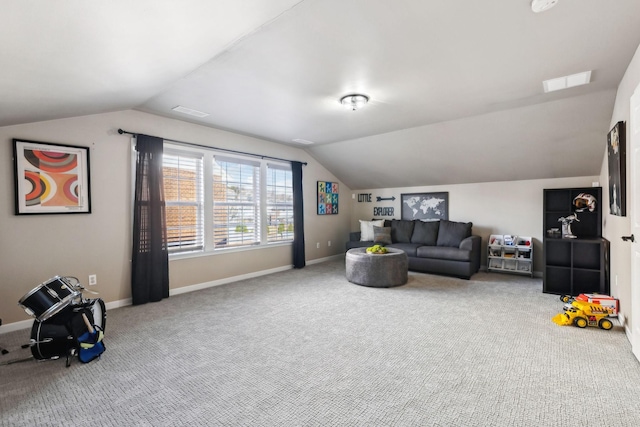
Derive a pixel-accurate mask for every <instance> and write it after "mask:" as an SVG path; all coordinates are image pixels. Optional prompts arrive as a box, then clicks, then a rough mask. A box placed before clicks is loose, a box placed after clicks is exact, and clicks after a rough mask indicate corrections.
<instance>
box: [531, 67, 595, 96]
mask: <svg viewBox="0 0 640 427" xmlns="http://www.w3.org/2000/svg"><path fill="white" fill-rule="evenodd" d="M590 81H591V71H583V72H582V73H577V74H571V75H570V76H564V77H558V78H557V79H550V80H545V81H543V82H542V86H543V87H544V91H545V93H546V92H553V91H555V90H562V89H568V88H570V87H575V86H582V85H586V84H587V83H589V82H590Z"/></svg>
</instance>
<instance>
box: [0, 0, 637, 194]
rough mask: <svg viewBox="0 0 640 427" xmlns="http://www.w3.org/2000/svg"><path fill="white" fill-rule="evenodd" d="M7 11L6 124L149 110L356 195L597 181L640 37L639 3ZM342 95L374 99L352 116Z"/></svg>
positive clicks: (153, 1)
mask: <svg viewBox="0 0 640 427" xmlns="http://www.w3.org/2000/svg"><path fill="white" fill-rule="evenodd" d="M2 15H3V17H4V18H5V19H4V20H3V21H4V22H3V25H2V26H0V48H1V49H2V56H1V57H0V62H1V64H2V69H1V70H0V91H1V93H2V96H1V97H0V126H6V125H12V124H19V123H29V122H34V121H41V120H50V119H56V118H63V117H71V116H80V115H86V114H95V113H101V112H108V111H117V110H124V109H138V110H141V111H145V112H149V113H153V114H158V115H162V116H166V117H172V118H176V119H180V120H185V121H189V122H193V123H199V124H202V125H206V126H211V127H215V128H220V129H226V130H230V131H234V132H238V133H242V134H246V135H252V136H256V137H259V138H262V139H266V140H270V141H275V142H278V143H283V144H287V145H291V146H297V147H300V148H303V149H305V150H307V151H308V152H309V153H310V154H311V155H312V156H313V157H314V158H316V159H317V160H318V161H319V162H321V163H322V164H323V165H324V166H325V167H326V168H327V169H328V170H330V171H331V172H332V173H333V174H335V175H336V177H337V178H338V179H340V180H341V181H342V182H344V183H345V184H346V185H347V186H349V187H350V188H352V189H365V188H381V187H405V186H426V185H441V184H442V185H446V184H454V183H469V182H487V181H506V180H520V179H538V178H557V177H569V176H588V175H598V174H599V173H600V167H601V165H602V160H603V155H604V148H605V142H606V134H607V132H608V130H609V128H610V124H611V123H610V122H611V117H612V112H613V105H614V100H615V96H616V90H617V86H618V84H619V82H620V80H621V79H622V77H623V75H624V72H625V70H626V68H627V66H628V65H629V62H630V60H631V58H632V57H633V55H634V53H635V51H636V49H637V48H638V45H639V44H640V25H638V17H639V16H640V1H638V0H616V1H615V2H611V1H606V0H559V2H558V4H557V5H556V6H555V7H553V8H552V9H550V10H548V11H546V12H543V13H538V14H536V13H533V12H532V11H531V8H530V0H485V1H472V0H394V1H393V2H391V1H389V0H269V1H264V0H183V1H180V2H178V1H159V0H136V1H130V0H127V1H125V0H112V1H109V2H88V1H86V0H66V1H64V2H59V1H55V2H53V1H52V2H42V1H37V0H8V1H4V2H3V10H2ZM588 70H591V71H592V77H591V83H590V84H589V85H585V86H580V87H574V88H571V89H567V90H564V91H559V92H553V93H544V91H543V85H542V81H543V80H546V79H551V78H556V77H561V76H565V75H569V74H574V73H578V72H581V71H588ZM349 93H362V94H365V95H367V96H369V97H370V102H369V104H368V105H366V106H365V107H364V108H362V109H361V110H358V111H351V110H347V109H345V108H344V107H342V106H341V105H340V103H339V99H340V98H341V97H342V96H344V95H346V94H349ZM178 105H181V106H184V107H188V108H191V109H195V110H198V111H202V112H205V113H208V116H206V117H203V118H197V117H194V116H190V115H186V114H184V113H178V112H175V111H173V110H172V109H173V108H174V107H176V106H178ZM295 139H303V140H307V141H312V142H313V144H311V145H301V144H299V143H296V142H294V141H293V140H295ZM265 154H268V153H265Z"/></svg>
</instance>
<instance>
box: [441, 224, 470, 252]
mask: <svg viewBox="0 0 640 427" xmlns="http://www.w3.org/2000/svg"><path fill="white" fill-rule="evenodd" d="M472 225H473V223H471V222H454V221H447V220H446V219H441V220H440V228H439V229H438V246H450V247H454V248H457V247H458V246H460V242H462V240H464V239H465V238H467V237H469V236H471V227H472Z"/></svg>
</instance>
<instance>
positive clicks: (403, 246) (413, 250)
mask: <svg viewBox="0 0 640 427" xmlns="http://www.w3.org/2000/svg"><path fill="white" fill-rule="evenodd" d="M420 246H421V245H420V243H392V244H390V245H387V247H388V248H395V249H400V250H403V251H405V252H406V254H407V256H408V257H416V256H417V253H418V248H419V247H420Z"/></svg>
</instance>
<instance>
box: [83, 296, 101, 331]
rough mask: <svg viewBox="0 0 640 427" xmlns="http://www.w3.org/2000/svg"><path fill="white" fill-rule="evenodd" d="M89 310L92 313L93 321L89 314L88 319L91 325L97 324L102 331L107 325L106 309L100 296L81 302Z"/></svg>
mask: <svg viewBox="0 0 640 427" xmlns="http://www.w3.org/2000/svg"><path fill="white" fill-rule="evenodd" d="M82 305H83V306H85V307H87V308H88V309H89V310H91V314H92V315H93V321H92V320H91V317H90V316H89V321H92V323H91V324H92V325H95V326H98V327H99V328H100V329H102V331H103V332H104V331H105V329H106V327H107V310H106V308H105V305H104V301H103V300H102V299H101V298H96V299H90V300H87V301H86V302H84V303H83V304H82Z"/></svg>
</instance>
